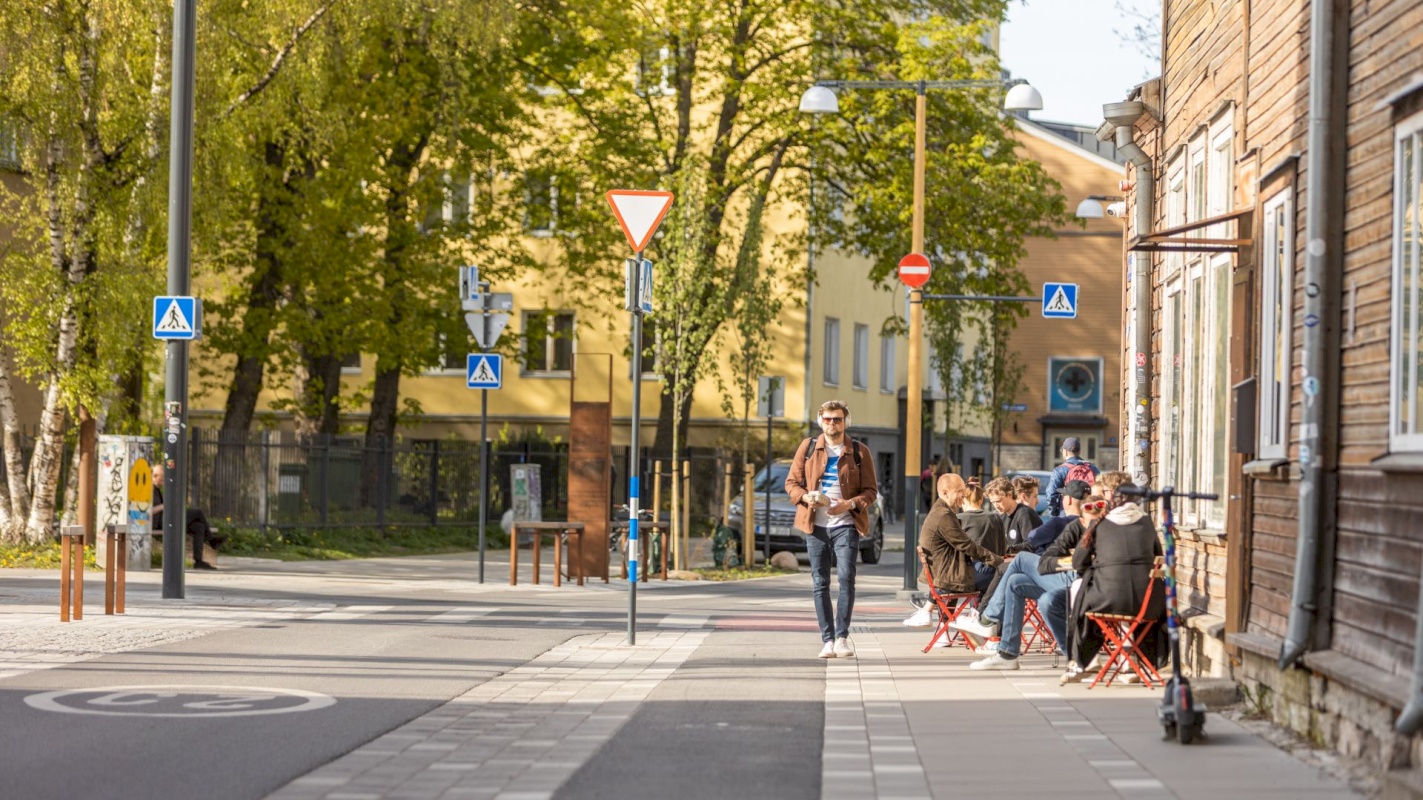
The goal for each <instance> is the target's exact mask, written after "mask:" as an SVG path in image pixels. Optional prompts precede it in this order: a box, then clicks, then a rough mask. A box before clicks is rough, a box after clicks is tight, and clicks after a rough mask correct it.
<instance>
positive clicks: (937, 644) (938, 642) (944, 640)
mask: <svg viewBox="0 0 1423 800" xmlns="http://www.w3.org/2000/svg"><path fill="white" fill-rule="evenodd" d="M948 646H949V637H947V636H940V637H939V638H937V639H935V640H934V646H933V647H932V648H931V649H933V650H939V649H942V648H945V647H948Z"/></svg>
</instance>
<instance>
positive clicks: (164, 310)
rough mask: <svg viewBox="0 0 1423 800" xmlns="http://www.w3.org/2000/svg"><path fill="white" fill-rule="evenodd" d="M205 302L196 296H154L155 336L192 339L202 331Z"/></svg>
mask: <svg viewBox="0 0 1423 800" xmlns="http://www.w3.org/2000/svg"><path fill="white" fill-rule="evenodd" d="M202 309H203V304H202V302H201V301H199V300H198V299H197V298H196V297H172V296H169V297H155V298H153V338H155V339H168V340H179V341H191V340H193V339H196V338H198V335H199V334H200V333H201V332H202Z"/></svg>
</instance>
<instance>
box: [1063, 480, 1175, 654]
mask: <svg viewBox="0 0 1423 800" xmlns="http://www.w3.org/2000/svg"><path fill="white" fill-rule="evenodd" d="M1159 555H1161V540H1160V539H1159V538H1157V536H1156V526H1154V525H1153V524H1152V522H1151V518H1150V517H1148V516H1146V515H1145V514H1144V513H1142V512H1141V510H1140V509H1139V508H1137V507H1136V505H1134V504H1127V505H1124V506H1121V507H1119V508H1117V509H1114V510H1113V511H1112V512H1111V513H1110V514H1108V515H1107V518H1106V519H1103V520H1101V521H1100V522H1098V523H1097V524H1096V525H1095V526H1093V528H1092V532H1091V536H1090V537H1089V536H1084V537H1083V541H1082V542H1080V543H1079V545H1078V547H1077V549H1076V551H1075V552H1073V554H1072V566H1073V568H1075V569H1076V570H1077V573H1078V574H1079V575H1081V576H1082V588H1081V590H1080V591H1079V592H1078V593H1077V601H1076V602H1074V603H1073V604H1072V611H1071V613H1070V614H1069V615H1068V617H1069V620H1070V625H1071V627H1072V629H1073V630H1072V650H1071V651H1070V652H1071V653H1072V657H1073V658H1075V659H1077V663H1079V664H1082V665H1084V666H1085V665H1086V664H1087V662H1089V661H1091V660H1092V657H1093V656H1095V655H1096V654H1097V651H1098V650H1099V649H1101V646H1102V632H1101V630H1100V629H1098V627H1097V625H1096V623H1094V622H1092V621H1091V620H1089V619H1087V614H1089V613H1097V614H1130V615H1132V616H1135V615H1136V613H1137V612H1138V611H1140V610H1141V604H1142V600H1143V599H1144V598H1145V597H1146V594H1147V591H1148V588H1149V589H1150V591H1151V599H1150V603H1149V604H1148V608H1147V618H1148V619H1160V618H1161V616H1162V615H1163V613H1164V611H1165V608H1166V603H1165V591H1164V589H1163V588H1162V586H1161V582H1160V581H1159V580H1155V579H1153V578H1152V577H1151V570H1152V566H1153V564H1154V563H1155V561H1156V557H1157V556H1159ZM1153 584H1154V585H1153ZM1157 627H1158V629H1159V628H1160V626H1159V625H1158V626H1157ZM1159 633H1160V631H1159V630H1158V631H1156V632H1153V635H1151V636H1148V637H1147V640H1146V641H1144V642H1143V643H1142V650H1143V652H1144V653H1145V654H1146V655H1147V656H1148V657H1149V658H1152V659H1153V660H1155V657H1156V656H1157V655H1158V653H1159V650H1158V647H1157V646H1156V645H1157V644H1158V643H1159V639H1160V637H1159Z"/></svg>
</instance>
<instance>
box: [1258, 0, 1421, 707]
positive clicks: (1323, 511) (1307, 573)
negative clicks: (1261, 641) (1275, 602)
mask: <svg viewBox="0 0 1423 800" xmlns="http://www.w3.org/2000/svg"><path fill="white" fill-rule="evenodd" d="M1337 5H1338V0H1335V1H1334V2H1327V1H1326V0H1315V2H1312V3H1310V9H1309V17H1310V20H1309V24H1310V33H1309V129H1308V138H1307V145H1306V146H1307V148H1308V153H1307V155H1306V158H1307V166H1306V170H1305V176H1306V181H1307V183H1306V184H1305V242H1306V244H1305V261H1304V343H1303V358H1302V365H1303V368H1304V369H1303V373H1304V377H1303V381H1302V383H1301V389H1302V392H1303V411H1302V413H1301V417H1300V444H1299V466H1300V482H1299V534H1298V538H1297V540H1296V546H1295V576H1294V586H1293V589H1292V590H1291V593H1290V621H1289V628H1288V634H1287V635H1286V637H1285V644H1284V647H1282V648H1281V651H1280V662H1279V664H1280V669H1287V668H1289V667H1290V666H1292V665H1293V664H1294V663H1295V662H1296V661H1298V660H1299V659H1300V657H1301V656H1303V655H1304V654H1305V653H1306V652H1307V651H1309V650H1310V649H1312V647H1313V642H1312V639H1313V637H1314V636H1315V632H1316V630H1317V627H1318V625H1319V621H1320V618H1321V614H1320V604H1321V601H1320V598H1321V596H1322V595H1323V592H1322V591H1321V587H1320V585H1319V581H1320V573H1321V564H1320V560H1321V552H1322V548H1321V540H1322V539H1323V538H1324V537H1325V535H1326V534H1327V533H1329V531H1326V530H1325V527H1326V526H1328V527H1329V528H1331V530H1332V527H1333V524H1334V521H1333V519H1332V518H1331V515H1330V514H1329V513H1327V512H1328V511H1329V509H1330V508H1331V507H1332V496H1333V488H1334V485H1335V480H1336V479H1337V476H1336V475H1335V474H1333V473H1332V472H1331V471H1329V470H1326V467H1331V468H1332V467H1333V462H1334V461H1335V458H1334V454H1333V453H1332V452H1331V449H1332V448H1334V447H1336V446H1337V441H1338V438H1337V436H1335V435H1334V432H1333V429H1332V427H1329V426H1331V424H1332V422H1331V420H1332V419H1333V418H1334V417H1335V415H1334V414H1332V413H1330V412H1331V403H1330V398H1331V397H1335V396H1337V395H1336V393H1337V385H1338V381H1337V375H1338V370H1337V367H1336V366H1334V364H1335V363H1337V354H1338V349H1339V320H1338V316H1339V310H1338V308H1337V306H1336V303H1335V300H1336V295H1337V293H1338V290H1337V288H1336V286H1337V278H1336V277H1335V276H1333V275H1331V273H1337V272H1338V271H1339V270H1340V269H1342V253H1341V252H1339V249H1340V246H1341V244H1342V236H1339V235H1336V233H1335V221H1334V220H1331V219H1330V217H1331V213H1332V212H1334V211H1335V209H1334V208H1333V206H1334V205H1335V204H1334V203H1333V201H1332V198H1333V196H1334V195H1335V194H1338V195H1339V196H1341V197H1342V195H1343V192H1342V191H1341V190H1340V185H1341V184H1340V180H1339V179H1340V177H1341V176H1342V169H1341V168H1340V166H1339V164H1338V163H1337V162H1338V158H1337V157H1336V156H1335V154H1333V153H1332V152H1331V149H1332V148H1334V147H1336V146H1337V147H1340V148H1342V147H1343V139H1342V137H1341V138H1340V140H1339V141H1338V142H1337V143H1336V142H1335V141H1333V135H1334V131H1333V130H1332V128H1333V127H1334V113H1335V111H1336V106H1335V104H1336V103H1337V102H1340V101H1339V100H1338V94H1339V90H1338V88H1337V87H1336V86H1335V75H1336V69H1335V68H1336V66H1339V65H1341V64H1342V62H1341V60H1340V59H1341V56H1340V55H1339V53H1338V47H1337V46H1336V41H1335V25H1336V19H1335V14H1336V10H1335V6H1337ZM1343 13H1345V14H1347V13H1348V12H1347V9H1346V10H1345V11H1344V12H1343ZM1345 19H1347V18H1345ZM1338 21H1339V22H1344V24H1347V23H1346V22H1345V20H1344V19H1341V20H1338ZM1339 74H1341V75H1342V74H1343V73H1339ZM1339 119H1340V120H1341V121H1342V120H1343V117H1342V116H1340V117H1339ZM1326 458H1327V459H1328V462H1329V463H1326ZM1420 666H1423V664H1419V663H1417V662H1415V665H1414V678H1413V683H1414V687H1415V695H1416V694H1417V687H1418V685H1419V675H1418V670H1419V668H1420ZM1409 708H1411V709H1414V711H1413V712H1412V714H1411V715H1410V718H1411V717H1418V716H1423V711H1420V710H1419V709H1418V701H1417V700H1416V699H1415V701H1414V702H1411V703H1409ZM1404 721H1405V720H1404V719H1403V718H1400V720H1399V723H1400V724H1402V723H1403V722H1404Z"/></svg>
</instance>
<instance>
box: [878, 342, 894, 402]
mask: <svg viewBox="0 0 1423 800" xmlns="http://www.w3.org/2000/svg"><path fill="white" fill-rule="evenodd" d="M896 366H898V365H897V364H896V363H895V361H894V337H893V336H888V335H883V334H881V335H880V337H879V391H880V394H894V390H895V384H897V383H898V381H896V380H895V379H894V377H895V371H896V370H895V367H896Z"/></svg>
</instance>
